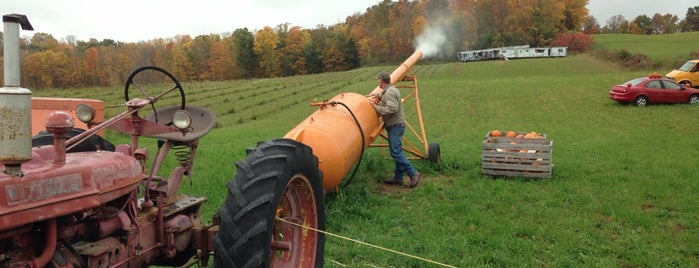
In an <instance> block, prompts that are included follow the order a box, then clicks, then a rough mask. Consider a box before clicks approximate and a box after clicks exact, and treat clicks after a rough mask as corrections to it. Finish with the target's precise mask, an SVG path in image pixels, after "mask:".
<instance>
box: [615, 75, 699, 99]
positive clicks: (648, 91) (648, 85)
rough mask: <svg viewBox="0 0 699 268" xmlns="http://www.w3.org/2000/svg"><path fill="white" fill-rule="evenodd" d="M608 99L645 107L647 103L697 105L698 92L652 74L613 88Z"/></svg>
mask: <svg viewBox="0 0 699 268" xmlns="http://www.w3.org/2000/svg"><path fill="white" fill-rule="evenodd" d="M609 98H610V99H612V100H614V101H617V102H619V103H633V104H635V105H636V106H646V105H647V104H649V103H683V102H688V103H699V90H698V89H695V88H691V87H687V86H684V85H682V84H678V83H676V82H675V81H673V80H670V79H667V78H663V77H662V76H660V75H659V74H653V75H650V76H648V77H640V78H635V79H632V80H629V81H628V82H626V83H623V84H620V85H615V86H613V87H612V90H611V91H609Z"/></svg>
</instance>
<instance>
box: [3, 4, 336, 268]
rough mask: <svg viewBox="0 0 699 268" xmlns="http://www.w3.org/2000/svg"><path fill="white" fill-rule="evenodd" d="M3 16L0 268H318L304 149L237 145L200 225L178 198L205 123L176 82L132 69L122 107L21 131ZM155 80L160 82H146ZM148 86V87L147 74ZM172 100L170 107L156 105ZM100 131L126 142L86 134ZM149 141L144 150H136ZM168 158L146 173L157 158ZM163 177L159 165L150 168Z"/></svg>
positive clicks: (23, 119)
mask: <svg viewBox="0 0 699 268" xmlns="http://www.w3.org/2000/svg"><path fill="white" fill-rule="evenodd" d="M3 22H4V55H3V56H4V64H5V66H4V67H5V69H4V70H5V76H4V78H5V80H4V82H5V85H4V87H3V88H1V89H0V114H1V115H2V116H1V118H0V163H1V165H0V171H1V172H0V267H144V266H148V265H160V266H188V265H194V264H198V265H201V266H208V265H209V262H210V256H211V255H212V254H213V253H214V252H215V254H213V255H214V258H213V266H215V267H320V266H322V264H323V248H324V242H325V238H324V236H323V234H322V233H319V232H316V231H315V230H319V229H324V227H325V203H324V197H323V186H322V175H321V172H320V170H319V168H318V159H317V158H316V156H314V154H313V152H312V150H311V148H310V147H308V146H306V145H304V144H302V143H300V142H296V141H294V140H290V139H276V140H271V141H266V142H262V143H260V144H258V146H257V148H255V149H249V150H248V155H247V158H246V159H245V160H242V161H239V162H237V163H236V166H237V169H238V171H237V172H236V175H235V178H234V179H233V180H231V182H230V183H228V185H227V188H228V197H227V199H226V201H225V203H224V204H223V205H222V206H221V207H220V209H219V210H218V213H217V214H216V216H215V217H214V219H213V220H212V222H211V223H210V224H205V223H204V222H203V221H202V219H201V217H200V208H201V205H202V203H203V202H205V200H206V198H204V197H195V196H187V195H183V194H180V193H179V187H180V183H181V182H182V180H183V178H184V177H186V176H190V175H191V171H192V166H193V164H194V162H195V161H194V160H195V157H196V152H197V148H198V146H199V141H200V139H201V138H202V137H203V136H204V135H206V134H207V133H208V132H209V131H210V130H211V129H212V128H213V127H214V125H215V122H216V117H215V115H214V114H213V112H212V111H210V110H209V109H207V108H202V107H195V106H190V105H188V104H187V103H186V102H185V99H186V98H185V92H184V90H183V88H182V86H181V85H180V83H179V82H178V81H177V79H176V78H175V77H174V76H173V75H172V74H170V73H168V72H167V71H165V70H163V69H160V68H158V67H143V68H139V69H137V70H135V71H134V72H133V73H132V74H131V75H130V76H129V77H128V79H127V81H126V84H125V90H124V100H125V102H124V103H123V107H124V111H123V112H121V113H119V114H118V115H116V116H114V117H111V118H108V119H106V120H104V121H102V122H96V120H95V109H94V107H91V106H89V105H78V106H77V108H76V109H75V111H72V112H73V113H74V114H75V117H77V119H78V120H79V121H82V122H84V123H85V124H86V125H87V126H89V128H88V129H85V130H79V129H76V128H75V123H77V122H74V116H72V115H71V114H69V113H66V112H62V111H57V112H54V113H51V114H50V115H49V116H48V117H47V118H45V119H36V118H35V119H34V120H45V128H46V133H45V134H43V135H39V136H37V137H31V135H30V133H31V122H30V121H31V120H32V119H31V118H29V117H30V116H28V115H29V114H31V104H30V101H31V91H29V90H28V89H24V88H21V87H20V86H19V81H20V79H19V74H20V72H19V27H20V26H21V27H22V29H25V30H32V27H31V24H30V23H29V21H28V20H27V18H26V16H24V15H18V14H9V15H5V16H3ZM157 77H161V78H163V79H161V80H158V79H156V78H157ZM164 80H169V83H165V86H163V85H164V84H163V83H158V84H157V85H159V86H157V87H155V88H151V87H154V86H153V85H154V84H150V83H149V81H158V82H162V81H164ZM166 98H175V99H176V100H177V105H175V106H170V107H163V108H160V107H157V106H156V104H157V103H158V101H159V100H163V99H166ZM105 129H112V130H115V131H118V132H120V133H123V134H125V135H128V136H129V137H130V141H129V142H128V143H125V144H118V145H113V144H111V143H110V142H108V141H106V140H104V139H103V138H102V137H100V136H99V135H97V134H98V133H101V132H102V131H103V130H105ZM148 140H150V141H154V142H155V143H156V144H157V150H156V152H155V154H154V155H153V156H152V158H151V157H150V154H149V153H148V151H147V150H146V149H144V148H142V147H140V145H141V143H143V142H145V141H148ZM168 158H174V159H176V163H177V164H176V165H175V166H174V167H173V168H172V169H171V170H170V171H169V174H167V175H166V176H161V175H158V174H160V173H161V170H160V169H161V167H164V166H166V165H164V164H163V163H165V162H166V159H168ZM162 172H165V173H167V172H166V171H162Z"/></svg>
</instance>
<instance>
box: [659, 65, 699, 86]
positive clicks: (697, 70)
mask: <svg viewBox="0 0 699 268" xmlns="http://www.w3.org/2000/svg"><path fill="white" fill-rule="evenodd" d="M698 63H699V60H690V61H687V62H685V63H684V64H682V66H680V68H678V69H676V70H672V71H671V72H669V73H667V74H666V75H665V77H667V78H668V79H671V80H674V81H675V82H677V83H680V84H682V85H685V86H686V87H695V86H697V85H699V64H698Z"/></svg>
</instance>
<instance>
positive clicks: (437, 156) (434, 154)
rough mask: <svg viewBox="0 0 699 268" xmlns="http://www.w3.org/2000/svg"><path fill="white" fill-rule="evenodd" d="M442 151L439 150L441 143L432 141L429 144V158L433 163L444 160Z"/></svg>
mask: <svg viewBox="0 0 699 268" xmlns="http://www.w3.org/2000/svg"><path fill="white" fill-rule="evenodd" d="M441 154H442V153H441V152H440V150H439V143H437V142H432V143H430V144H428V145H427V160H430V161H431V162H433V163H439V161H441V160H442V156H441Z"/></svg>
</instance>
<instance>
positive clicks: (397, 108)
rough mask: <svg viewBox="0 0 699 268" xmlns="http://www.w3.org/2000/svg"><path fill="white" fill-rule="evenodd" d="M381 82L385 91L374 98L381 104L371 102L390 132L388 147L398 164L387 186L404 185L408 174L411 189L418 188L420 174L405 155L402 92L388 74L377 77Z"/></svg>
mask: <svg viewBox="0 0 699 268" xmlns="http://www.w3.org/2000/svg"><path fill="white" fill-rule="evenodd" d="M377 79H378V80H379V81H378V82H379V88H381V89H383V91H382V92H381V95H380V96H373V97H375V98H378V99H380V102H378V103H375V102H373V101H372V102H371V104H372V105H373V106H374V109H375V110H376V113H378V114H379V115H380V116H381V118H382V119H383V123H384V127H385V128H386V131H387V132H388V147H389V149H390V151H391V157H393V160H394V161H395V162H396V167H395V169H394V171H393V178H390V179H388V180H385V181H384V183H385V184H394V185H402V184H403V174H404V173H407V174H408V176H410V184H409V185H410V188H413V187H415V186H417V184H418V183H419V182H420V173H419V172H417V170H415V168H413V165H412V164H410V161H408V158H407V157H405V155H404V154H403V141H402V140H401V139H402V137H403V133H405V113H404V112H403V101H402V99H401V96H400V91H398V89H397V88H396V87H395V86H393V85H392V84H391V76H390V75H388V74H387V73H381V74H379V76H378V77H377Z"/></svg>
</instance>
